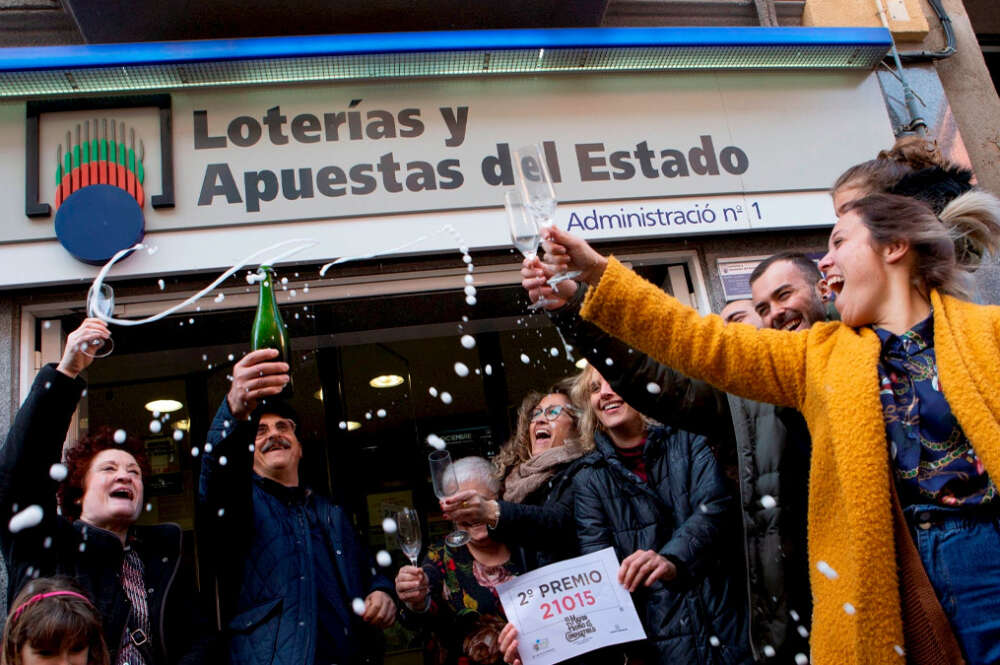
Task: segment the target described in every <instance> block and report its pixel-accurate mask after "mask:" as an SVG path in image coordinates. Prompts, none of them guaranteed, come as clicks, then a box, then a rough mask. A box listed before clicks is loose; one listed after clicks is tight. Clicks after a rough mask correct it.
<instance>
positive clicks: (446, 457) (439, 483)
mask: <svg viewBox="0 0 1000 665" xmlns="http://www.w3.org/2000/svg"><path fill="white" fill-rule="evenodd" d="M427 459H428V461H429V462H430V465H431V484H433V486H434V495H435V496H437V498H439V499H447V498H448V497H449V496H451V495H452V494H456V493H457V492H458V476H456V475H455V467H454V466H452V462H451V453H449V452H448V451H447V450H435V451H434V452H432V453H431V454H430V456H428V458H427ZM444 542H446V543H447V544H448V546H449V547H461V546H462V545H464V544H466V543H467V542H469V534H468V532H466V531H463V530H461V529H459V528H456V529H455V530H454V531H452V532H451V533H449V534H448V535H447V536H445V539H444Z"/></svg>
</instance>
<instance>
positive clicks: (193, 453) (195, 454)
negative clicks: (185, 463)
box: [191, 446, 199, 457]
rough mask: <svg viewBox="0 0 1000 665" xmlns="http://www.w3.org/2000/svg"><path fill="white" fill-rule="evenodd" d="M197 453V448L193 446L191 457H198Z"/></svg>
mask: <svg viewBox="0 0 1000 665" xmlns="http://www.w3.org/2000/svg"><path fill="white" fill-rule="evenodd" d="M198 452H199V450H198V446H193V447H192V448H191V457H197V456H198Z"/></svg>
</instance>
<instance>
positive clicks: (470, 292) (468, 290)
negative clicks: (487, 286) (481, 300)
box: [465, 284, 476, 296]
mask: <svg viewBox="0 0 1000 665" xmlns="http://www.w3.org/2000/svg"><path fill="white" fill-rule="evenodd" d="M465 295H467V296H474V295H476V287H474V286H473V285H472V284H466V285H465Z"/></svg>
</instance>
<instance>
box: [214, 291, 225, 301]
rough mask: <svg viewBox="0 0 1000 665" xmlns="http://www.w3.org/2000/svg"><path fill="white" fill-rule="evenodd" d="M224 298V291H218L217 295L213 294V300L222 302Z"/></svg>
mask: <svg viewBox="0 0 1000 665" xmlns="http://www.w3.org/2000/svg"><path fill="white" fill-rule="evenodd" d="M225 299H226V294H225V293H221V292H220V293H219V294H218V295H216V296H215V302H222V301H223V300H225Z"/></svg>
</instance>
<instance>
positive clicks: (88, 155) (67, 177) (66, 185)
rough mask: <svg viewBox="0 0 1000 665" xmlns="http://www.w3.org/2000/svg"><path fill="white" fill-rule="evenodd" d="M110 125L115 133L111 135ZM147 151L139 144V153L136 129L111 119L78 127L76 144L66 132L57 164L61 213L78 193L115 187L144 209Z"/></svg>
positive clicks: (57, 199) (141, 143)
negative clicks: (83, 190) (96, 186)
mask: <svg viewBox="0 0 1000 665" xmlns="http://www.w3.org/2000/svg"><path fill="white" fill-rule="evenodd" d="M109 124H110V129H111V133H110V135H109V133H108V127H109ZM145 156H146V147H145V145H143V142H142V139H140V140H139V152H138V154H137V153H136V150H135V128H134V127H130V128H129V129H128V139H127V141H126V131H125V123H124V122H123V123H120V124H119V123H117V122H115V121H114V120H111V121H108V119H107V118H105V119H102V120H101V121H100V122H98V120H97V119H95V120H93V122H85V123H83V124H82V125H79V124H78V125H77V126H76V140H75V141H74V140H73V135H72V133H71V132H66V144H65V148H64V146H63V145H62V144H60V145H59V148H58V152H57V161H56V199H55V207H56V208H57V209H58V208H59V206H60V205H62V203H63V201H65V200H66V199H67V198H69V197H70V196H71V195H72V194H73V193H74V192H76V191H79V190H80V189H83V188H84V187H88V186H90V185H113V186H116V187H120V188H121V189H124V190H125V191H126V192H128V193H129V194H130V195H131V196H132V197H133V198H134V199H135V200H136V203H138V204H139V207H140V208H142V207H143V203H144V201H145V198H146V194H145V191H144V190H143V187H142V185H143V182H144V181H145V170H144V169H143V166H142V162H143V159H144V158H145Z"/></svg>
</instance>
